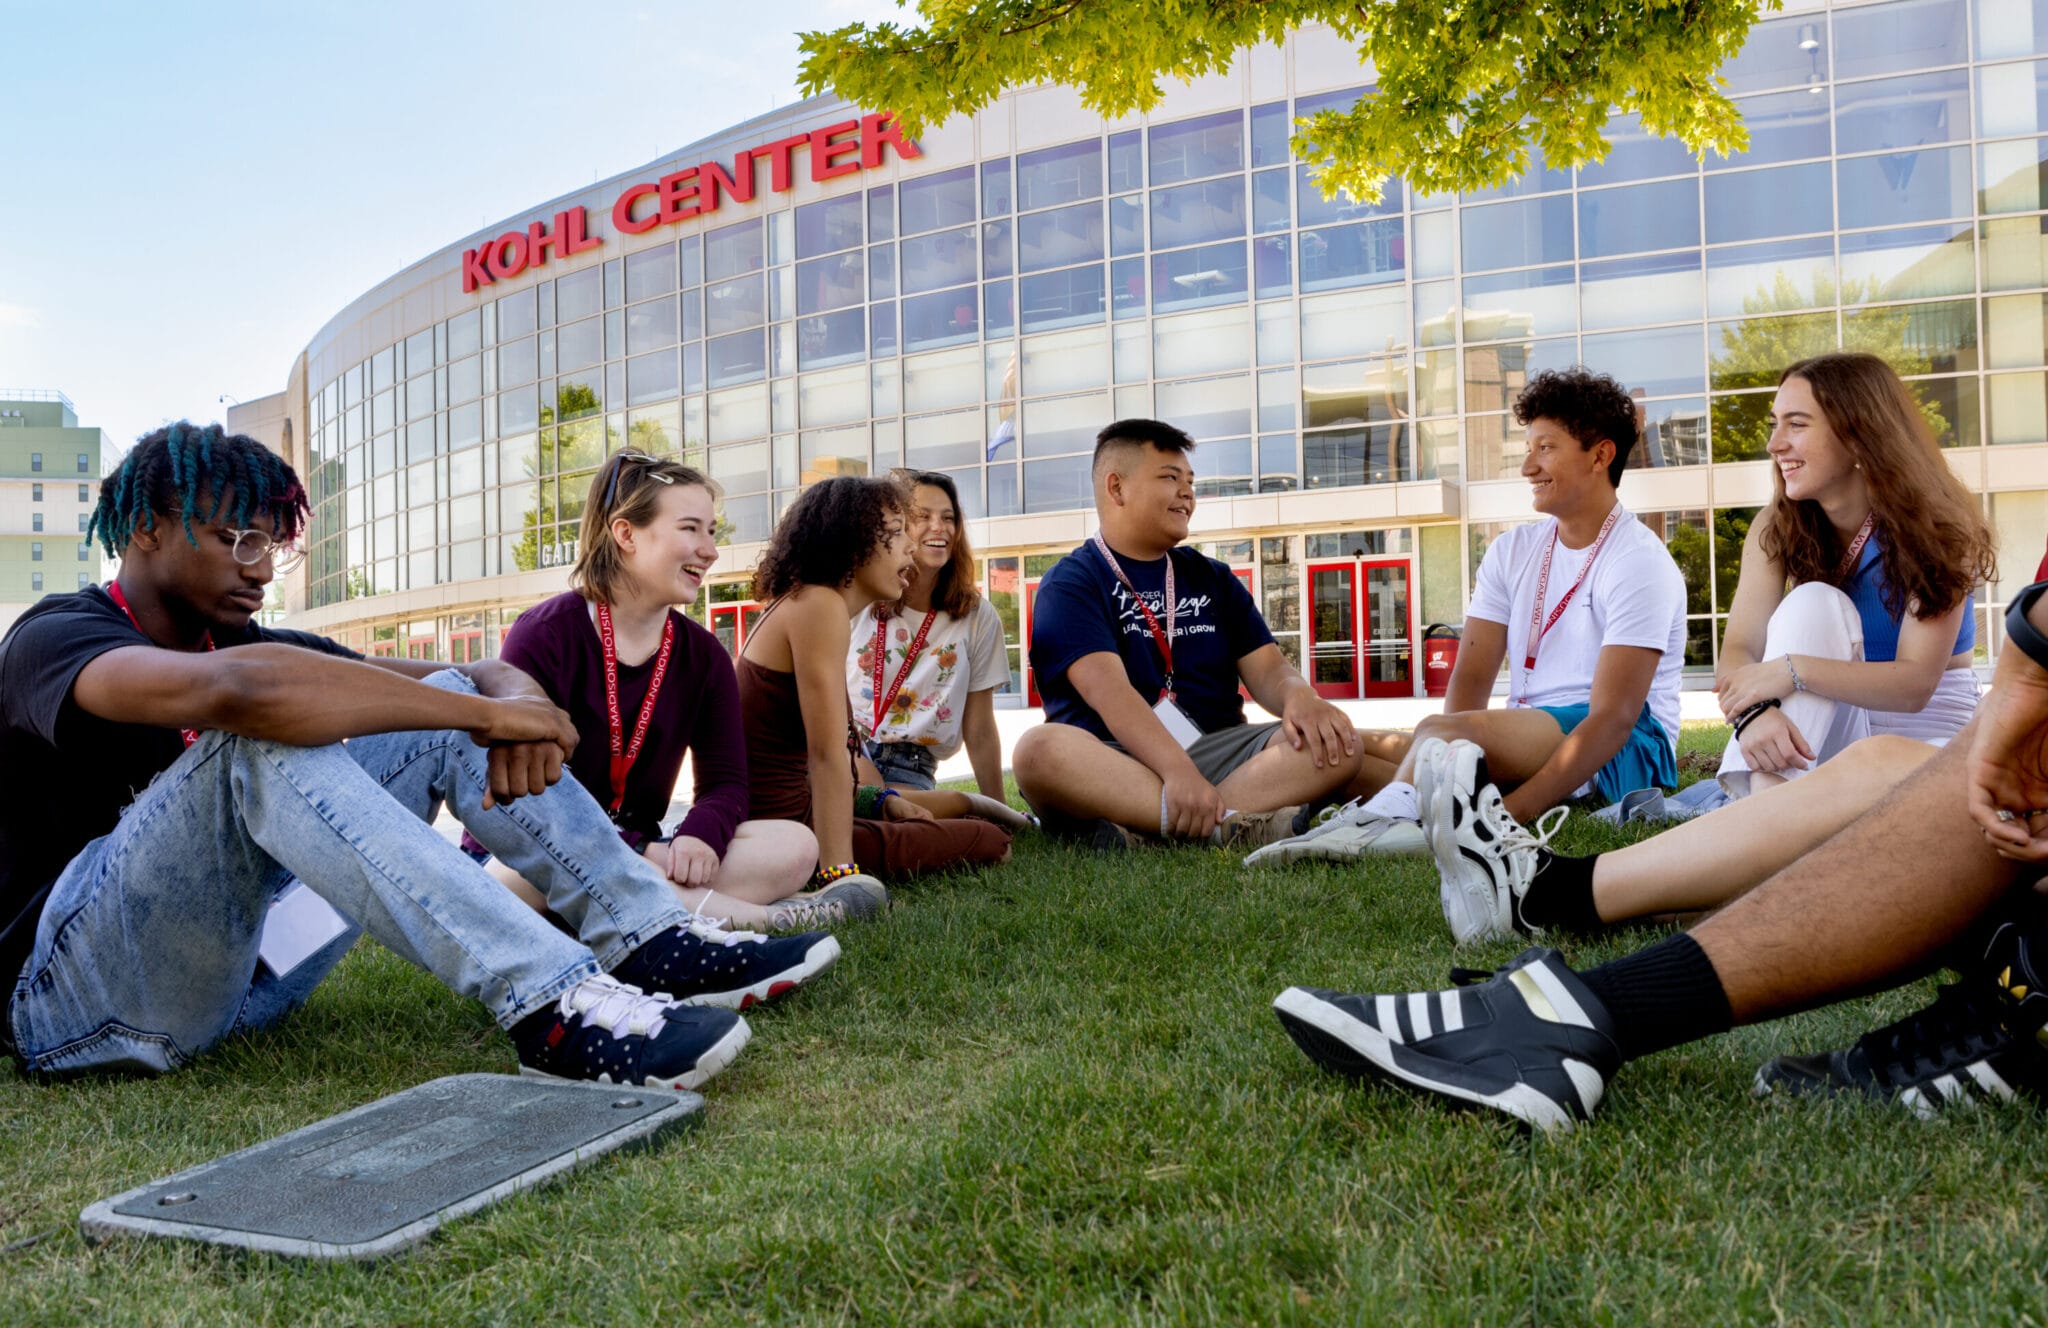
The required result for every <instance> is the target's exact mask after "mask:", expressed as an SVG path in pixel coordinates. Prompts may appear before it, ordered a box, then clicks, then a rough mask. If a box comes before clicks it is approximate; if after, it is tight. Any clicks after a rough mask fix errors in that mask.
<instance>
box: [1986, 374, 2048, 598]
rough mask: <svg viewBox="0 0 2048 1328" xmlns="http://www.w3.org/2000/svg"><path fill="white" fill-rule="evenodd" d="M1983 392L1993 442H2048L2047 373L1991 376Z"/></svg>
mask: <svg viewBox="0 0 2048 1328" xmlns="http://www.w3.org/2000/svg"><path fill="white" fill-rule="evenodd" d="M1984 393H1985V396H1986V397H1987V398H1988V399H1989V400H1988V404H1989V406H1990V411H1989V414H1990V417H1991V441H1992V442H1993V443H2038V442H2042V441H2044V440H2048V374H2041V373H2017V374H1991V375H1989V376H1988V377H1986V378H1985V380H1984ZM2008 575H2010V574H2009V573H2008Z"/></svg>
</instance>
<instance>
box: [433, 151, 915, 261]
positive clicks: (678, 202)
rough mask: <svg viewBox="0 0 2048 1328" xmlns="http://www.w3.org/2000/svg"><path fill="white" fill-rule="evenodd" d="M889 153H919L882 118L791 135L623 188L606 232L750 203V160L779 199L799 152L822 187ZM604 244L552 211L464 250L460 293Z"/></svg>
mask: <svg viewBox="0 0 2048 1328" xmlns="http://www.w3.org/2000/svg"><path fill="white" fill-rule="evenodd" d="M892 148H893V149H894V150H895V153H896V156H897V157H898V158H899V159H901V160H904V161H913V160H915V159H917V158H918V157H921V156H923V155H924V153H923V151H922V150H921V149H919V147H918V146H917V143H916V142H915V140H912V139H907V138H905V137H903V131H902V129H901V128H900V127H899V126H898V125H897V123H896V117H895V116H894V115H893V114H889V113H886V112H885V113H881V114H875V115H863V116H861V117H860V118H859V119H858V120H842V121H840V122H839V123H837V124H831V125H826V126H825V127H824V128H822V129H813V130H811V131H810V132H808V133H803V134H792V135H790V136H789V137H788V138H779V139H776V140H775V141H774V142H773V143H764V144H762V145H761V146H760V147H756V148H748V149H746V150H745V151H742V152H740V153H739V154H738V155H737V156H735V157H734V158H733V161H732V166H731V168H730V169H728V168H727V167H726V164H725V163H724V162H721V161H707V162H704V163H702V164H700V165H696V166H690V167H687V168H685V169H683V170H680V171H675V172H673V173H671V174H668V175H664V176H662V177H661V178H660V179H659V180H648V181H642V182H641V183H639V184H635V185H629V186H627V187H626V189H625V190H624V191H623V192H621V193H620V194H619V196H618V199H617V200H616V201H615V202H613V204H612V228H613V229H614V230H615V231H617V232H618V233H619V234H621V235H644V234H645V233H647V232H648V231H651V230H653V229H655V228H656V227H658V226H673V225H675V224H676V223H678V222H683V221H688V220H690V219H691V218H692V217H702V216H707V215H709V214H711V213H713V212H716V211H718V209H719V206H720V205H721V204H722V203H723V202H724V201H725V200H726V199H728V198H729V199H731V200H732V201H733V202H735V203H751V202H753V201H754V196H755V194H756V192H757V189H758V182H757V181H756V179H755V165H756V163H757V162H761V161H766V162H767V163H768V189H769V192H770V193H777V194H783V193H788V192H789V191H790V190H791V189H793V188H795V187H796V164H795V163H796V154H797V152H798V151H799V150H801V151H803V152H804V153H805V154H806V156H807V158H808V160H809V162H810V173H811V180H812V182H813V183H823V182H824V181H826V180H831V179H836V178H837V177H839V176H842V175H851V174H854V173H855V172H857V171H867V170H873V169H874V168H875V167H877V166H880V165H881V164H882V162H883V160H884V159H885V155H886V154H885V149H892ZM603 243H604V237H603V236H602V235H592V234H591V233H590V217H589V214H588V212H587V210H586V209H584V208H583V207H581V206H577V207H572V208H569V209H567V210H566V211H562V212H557V213H556V214H555V217H554V222H553V224H552V225H551V224H549V223H548V222H545V221H536V222H534V223H532V224H531V225H529V226H527V227H526V229H524V230H514V231H506V232H505V233H504V234H503V235H500V236H499V237H498V238H497V239H495V240H490V241H487V242H485V243H483V244H481V245H478V246H477V247H476V248H474V249H469V250H466V251H464V253H463V255H462V290H463V293H464V294H465V295H467V294H469V293H471V292H473V291H476V290H478V289H480V288H482V287H484V286H491V285H495V284H497V283H498V282H500V281H509V280H511V279H512V278H513V277H516V276H518V275H519V274H520V273H522V272H525V271H526V270H528V269H529V268H537V267H542V266H545V265H546V264H547V261H548V260H549V259H550V258H567V257H569V256H570V255H572V254H580V253H583V252H585V251H587V250H590V249H595V248H597V247H599V246H600V245H602V244H603Z"/></svg>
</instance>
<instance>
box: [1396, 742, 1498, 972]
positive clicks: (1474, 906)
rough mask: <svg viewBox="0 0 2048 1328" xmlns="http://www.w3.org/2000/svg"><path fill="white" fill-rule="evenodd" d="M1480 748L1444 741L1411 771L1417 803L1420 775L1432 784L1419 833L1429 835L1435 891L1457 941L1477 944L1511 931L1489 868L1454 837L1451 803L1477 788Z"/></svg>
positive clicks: (1466, 800)
mask: <svg viewBox="0 0 2048 1328" xmlns="http://www.w3.org/2000/svg"><path fill="white" fill-rule="evenodd" d="M1483 754H1484V753H1482V752H1481V751H1480V749H1479V746H1478V745H1477V744H1476V743H1469V742H1458V743H1452V744H1446V746H1445V748H1444V751H1443V753H1442V754H1441V755H1440V756H1437V757H1436V759H1434V760H1432V761H1429V762H1427V763H1426V764H1425V763H1423V762H1418V763H1417V766H1416V771H1415V775H1416V790H1417V801H1418V802H1419V803H1420V802H1423V801H1425V800H1424V799H1423V798H1422V796H1421V788H1422V781H1423V779H1424V778H1428V779H1429V780H1430V781H1431V784H1432V788H1431V790H1430V796H1429V797H1428V798H1427V800H1426V802H1427V805H1428V807H1429V819H1428V820H1426V821H1425V822H1423V833H1424V834H1425V835H1426V836H1427V837H1428V840H1429V851H1430V855H1431V856H1432V857H1434V858H1435V859H1436V870H1437V876H1438V878H1439V886H1438V890H1437V897H1438V901H1439V902H1440V903H1441V904H1442V905H1443V911H1444V921H1445V922H1446V923H1447V924H1449V926H1450V929H1451V937H1452V939H1453V940H1455V941H1456V942H1457V943H1458V944H1459V945H1478V944H1480V943H1482V942H1485V941H1495V940H1502V939H1504V938H1507V937H1510V936H1513V935H1514V934H1515V930H1514V926H1513V925H1512V923H1511V922H1509V921H1508V918H1507V916H1506V914H1507V912H1508V910H1506V909H1504V908H1503V907H1502V905H1501V899H1500V892H1499V889H1498V887H1497V886H1496V885H1495V884H1494V880H1493V873H1491V872H1489V871H1488V870H1487V869H1486V868H1484V867H1482V866H1480V865H1479V864H1478V863H1476V862H1474V861H1473V860H1472V859H1471V857H1469V856H1468V855H1467V853H1466V851H1465V848H1464V846H1463V845H1462V844H1461V843H1459V841H1458V830H1457V823H1456V820H1455V815H1456V813H1455V808H1456V807H1457V805H1458V804H1460V803H1463V804H1466V805H1467V806H1470V804H1471V803H1472V801H1473V799H1474V795H1476V794H1477V793H1478V778H1479V759H1480V757H1481V756H1482V755H1483ZM1425 770H1427V771H1428V774H1427V775H1426V776H1425V774H1424V771H1425Z"/></svg>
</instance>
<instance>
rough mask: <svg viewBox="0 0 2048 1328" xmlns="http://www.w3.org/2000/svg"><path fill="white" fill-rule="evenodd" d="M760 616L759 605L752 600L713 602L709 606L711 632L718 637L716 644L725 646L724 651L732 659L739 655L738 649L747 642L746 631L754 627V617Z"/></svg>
mask: <svg viewBox="0 0 2048 1328" xmlns="http://www.w3.org/2000/svg"><path fill="white" fill-rule="evenodd" d="M760 616H761V606H760V605H758V604H756V603H754V602H753V601H752V600H747V601H745V602H743V603H739V604H714V605H712V606H711V634H712V635H713V636H715V637H717V638H718V644H720V645H722V646H724V647H725V653H726V654H728V655H731V656H732V657H733V658H734V659H738V658H739V657H740V650H741V648H742V647H744V646H745V645H746V644H747V633H749V632H751V631H752V630H753V628H754V619H756V618H758V617H760Z"/></svg>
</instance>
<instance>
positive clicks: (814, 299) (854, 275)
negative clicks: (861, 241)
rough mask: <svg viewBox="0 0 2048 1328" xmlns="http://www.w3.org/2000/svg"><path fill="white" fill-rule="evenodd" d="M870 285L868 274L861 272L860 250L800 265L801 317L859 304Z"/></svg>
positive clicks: (798, 305)
mask: <svg viewBox="0 0 2048 1328" xmlns="http://www.w3.org/2000/svg"><path fill="white" fill-rule="evenodd" d="M866 284H867V275H866V273H864V272H863V271H862V270H861V261H860V250H858V249H855V250H851V251H849V252H847V253H843V254H834V255H832V256H831V257H830V258H813V259H811V260H810V261H809V262H804V263H798V264H797V265H796V311H797V313H799V314H818V313H824V312H825V311H826V310H828V309H843V308H845V307H846V306H847V305H849V304H859V303H860V302H861V299H862V293H863V290H864V288H865V287H866Z"/></svg>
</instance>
